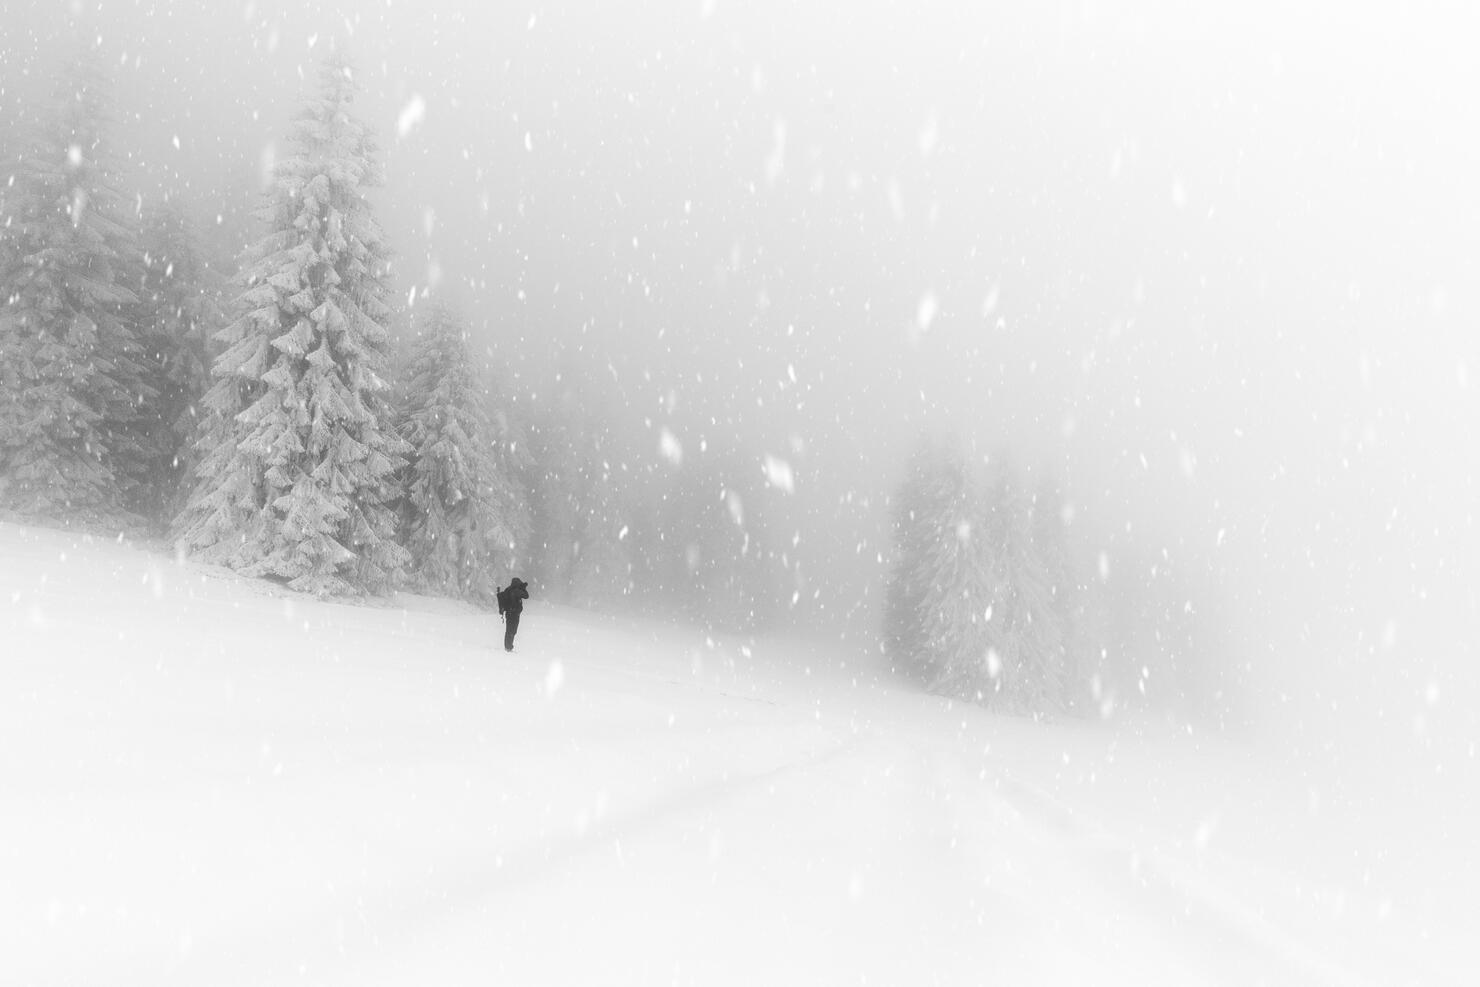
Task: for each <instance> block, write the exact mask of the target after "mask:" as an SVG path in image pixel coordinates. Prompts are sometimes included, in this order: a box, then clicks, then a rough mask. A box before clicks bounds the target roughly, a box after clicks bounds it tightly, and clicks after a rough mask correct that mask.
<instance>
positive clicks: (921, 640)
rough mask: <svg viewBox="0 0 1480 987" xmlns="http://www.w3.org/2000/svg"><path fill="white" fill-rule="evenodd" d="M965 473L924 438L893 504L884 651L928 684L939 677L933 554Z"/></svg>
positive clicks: (942, 448)
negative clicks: (930, 600)
mask: <svg viewBox="0 0 1480 987" xmlns="http://www.w3.org/2000/svg"><path fill="white" fill-rule="evenodd" d="M960 471H961V466H960V464H959V463H958V462H953V459H952V456H951V454H950V453H949V452H948V450H947V449H946V447H945V446H944V445H943V444H942V443H941V442H939V441H938V440H935V439H932V438H929V437H927V438H925V439H922V440H921V442H920V443H919V444H918V445H917V446H916V447H915V450H914V451H913V452H912V453H911V455H910V459H909V462H908V463H907V464H906V467H905V475H904V479H903V481H902V482H901V483H900V486H899V489H898V491H897V493H896V494H895V496H894V498H893V502H892V504H891V505H890V521H891V526H892V528H893V536H894V551H893V559H892V561H891V564H890V569H889V577H888V581H887V583H886V585H885V590H884V651H885V653H886V654H887V655H888V657H889V661H890V666H891V668H893V670H894V671H895V672H896V673H899V674H903V675H909V676H912V677H915V678H920V679H924V680H927V681H928V680H929V679H930V678H931V677H932V676H933V674H934V669H933V667H932V664H931V662H930V659H929V656H928V654H927V652H926V641H927V630H926V626H925V625H926V609H925V597H926V594H927V593H928V592H929V591H930V587H931V585H932V582H933V580H934V576H935V574H934V572H933V570H932V568H931V565H930V561H929V556H930V553H931V552H932V550H933V548H934V546H935V545H937V544H938V543H939V542H940V541H941V539H942V537H943V533H942V531H941V529H940V525H941V524H942V517H943V516H944V514H945V513H946V511H947V508H948V507H949V503H950V485H951V483H952V481H953V477H957V476H959V475H960ZM950 534H951V537H954V531H952V532H951V533H950Z"/></svg>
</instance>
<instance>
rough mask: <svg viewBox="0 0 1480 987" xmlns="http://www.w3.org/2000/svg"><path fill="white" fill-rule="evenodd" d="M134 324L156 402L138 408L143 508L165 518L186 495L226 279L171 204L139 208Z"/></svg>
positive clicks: (184, 217)
mask: <svg viewBox="0 0 1480 987" xmlns="http://www.w3.org/2000/svg"><path fill="white" fill-rule="evenodd" d="M140 239H141V242H142V245H143V249H144V281H143V285H142V287H141V288H140V290H139V304H138V307H137V309H136V311H137V324H138V330H139V341H140V344H141V346H142V347H143V364H144V366H145V368H146V370H147V372H148V374H149V379H150V382H151V384H152V386H153V389H154V392H155V399H154V400H153V401H152V402H151V403H150V404H149V405H147V406H146V407H145V408H144V409H141V410H142V411H143V415H142V416H141V417H142V423H141V424H142V426H143V438H144V444H145V447H146V449H147V451H148V454H149V467H150V469H149V477H148V485H147V489H148V496H147V498H146V500H145V507H146V509H147V513H149V514H151V515H153V516H156V517H158V518H159V519H161V520H168V519H170V518H173V517H174V516H175V515H176V514H178V513H179V511H180V509H181V507H183V506H184V503H183V501H184V498H185V496H186V495H187V494H188V493H189V491H190V488H191V487H192V486H193V484H192V483H190V482H188V481H189V480H190V478H191V477H192V476H193V471H194V467H195V466H196V465H197V463H198V456H197V454H196V452H195V448H194V440H195V437H196V431H197V427H198V425H199V420H200V415H199V407H200V400H201V397H202V396H203V395H204V394H205V392H206V389H207V387H208V386H209V385H210V367H211V360H212V358H213V356H214V344H212V343H211V341H210V339H211V337H212V336H213V335H215V333H216V332H218V331H219V330H220V329H221V323H222V321H223V320H222V306H223V303H224V298H223V295H224V292H225V288H226V285H225V282H224V280H223V278H222V277H221V276H220V275H219V274H217V273H216V272H215V271H214V270H212V268H211V267H210V265H209V264H207V263H206V260H205V252H204V250H203V248H202V246H201V243H200V239H199V237H198V235H197V233H196V230H195V227H194V226H193V225H192V224H191V222H190V219H189V217H188V216H187V215H186V213H185V211H184V210H183V209H181V208H180V207H179V206H178V205H176V204H175V203H173V202H166V203H164V204H162V205H159V206H155V207H152V208H149V209H146V211H145V214H144V220H143V229H142V232H141V237H140Z"/></svg>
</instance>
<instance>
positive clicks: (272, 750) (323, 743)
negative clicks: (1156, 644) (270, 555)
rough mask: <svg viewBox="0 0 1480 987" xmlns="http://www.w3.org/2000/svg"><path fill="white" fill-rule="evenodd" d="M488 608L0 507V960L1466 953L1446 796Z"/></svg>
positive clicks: (227, 966) (1291, 974) (748, 979)
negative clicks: (317, 589)
mask: <svg viewBox="0 0 1480 987" xmlns="http://www.w3.org/2000/svg"><path fill="white" fill-rule="evenodd" d="M498 635H499V628H498V620H497V617H490V616H488V615H486V614H483V613H479V612H476V611H473V610H471V609H467V608H464V607H462V606H460V605H456V604H451V603H448V602H445V601H438V600H429V599H423V598H417V597H405V596H403V597H399V598H397V599H396V600H395V601H394V603H393V604H391V605H380V606H350V605H345V604H337V603H325V602H318V601H314V600H310V599H305V598H302V597H299V596H295V595H292V594H288V593H285V592H283V591H280V590H278V589H276V588H274V587H272V586H269V585H266V584H262V583H255V582H250V581H246V580H241V579H239V578H237V577H235V576H233V575H231V574H229V573H226V572H223V571H221V570H218V569H213V568H210V567H203V566H199V565H196V564H192V563H177V562H176V561H174V560H171V559H170V558H168V557H166V556H162V555H158V554H153V553H151V552H148V551H145V550H142V549H139V548H134V547H130V546H127V545H123V544H118V543H113V542H108V541H99V540H95V539H89V538H87V537H85V536H81V535H76V534H72V533H64V532H56V531H49V530H42V529H36V528H25V527H19V526H16V525H13V524H0V983H4V984H109V985H120V984H149V985H161V984H261V983H280V982H281V983H288V982H291V983H326V984H354V985H365V984H412V985H433V984H437V985H440V984H462V983H468V984H473V983H476V984H490V983H498V984H536V983H571V984H587V983H664V984H667V983H694V984H715V983H735V984H754V983H767V984H774V983H797V984H829V983H848V984H854V983H873V984H925V983H945V984H958V983H959V984H969V983H1003V984H1014V983H1076V984H1078V983H1126V984H1146V983H1158V984H1160V983H1165V984H1196V983H1214V984H1223V983H1271V984H1282V983H1289V984H1309V983H1370V984H1394V983H1404V982H1415V983H1456V984H1458V983H1473V982H1476V978H1477V975H1480V966H1477V963H1476V960H1475V959H1474V957H1473V954H1472V953H1471V952H1470V951H1469V949H1468V948H1467V947H1468V942H1467V939H1468V937H1469V936H1470V935H1471V934H1472V933H1473V930H1474V929H1475V928H1477V927H1480V925H1477V922H1476V919H1477V910H1476V908H1475V906H1474V905H1473V904H1471V903H1469V901H1467V900H1466V899H1467V898H1468V897H1469V895H1468V894H1467V892H1468V890H1469V888H1470V887H1471V886H1473V885H1472V883H1471V882H1472V879H1473V877H1474V874H1473V871H1474V864H1475V856H1476V853H1475V846H1474V842H1475V837H1474V825H1473V823H1474V818H1475V817H1474V809H1475V805H1474V803H1473V802H1472V801H1469V800H1468V798H1467V796H1466V794H1465V792H1466V791H1467V790H1468V791H1473V789H1472V788H1470V789H1466V787H1465V786H1463V785H1460V786H1458V787H1457V788H1449V789H1442V788H1440V787H1439V786H1430V787H1425V786H1419V787H1418V788H1417V789H1416V792H1417V793H1420V794H1421V793H1422V792H1424V791H1430V790H1445V791H1447V795H1446V797H1445V799H1444V800H1439V801H1433V802H1428V801H1423V800H1422V798H1421V797H1420V794H1414V793H1410V792H1408V791H1407V790H1406V789H1404V790H1399V789H1398V788H1397V787H1396V785H1395V783H1393V782H1391V781H1390V780H1389V781H1378V780H1373V781H1372V783H1371V784H1370V785H1369V786H1368V787H1367V788H1365V789H1364V788H1362V786H1359V785H1358V786H1351V785H1335V783H1334V781H1332V779H1334V778H1335V776H1334V775H1332V776H1330V777H1329V778H1326V777H1324V776H1322V777H1323V780H1322V781H1320V782H1314V781H1312V780H1311V779H1312V777H1313V776H1312V772H1311V769H1310V768H1309V767H1308V766H1303V765H1300V764H1297V763H1290V762H1288V761H1283V760H1281V759H1279V758H1275V757H1267V756H1260V755H1259V754H1257V753H1256V752H1255V751H1253V750H1249V749H1243V748H1238V747H1232V746H1228V745H1226V744H1223V743H1219V742H1215V741H1213V740H1211V739H1209V738H1203V737H1197V736H1192V737H1189V736H1186V735H1182V734H1178V733H1173V732H1172V731H1169V730H1167V729H1166V728H1160V729H1151V728H1141V729H1131V728H1130V727H1128V726H1126V725H1124V724H1122V725H1121V726H1119V727H1118V728H1116V729H1114V730H1112V729H1111V728H1109V727H1106V726H1102V725H1084V724H1078V723H1065V724H1058V725H1049V726H1038V725H1034V724H1031V723H1027V722H1024V721H1021V720H1015V719H1009V718H1002V717H996V716H992V715H990V714H988V713H985V712H983V711H981V710H979V709H974V708H963V707H961V706H953V705H951V704H948V703H946V702H944V701H942V700H939V699H935V698H932V697H928V696H923V695H920V694H918V693H917V692H915V691H913V690H912V689H910V688H909V687H907V686H904V685H901V684H899V683H897V682H893V681H891V680H889V679H888V678H887V677H885V676H882V675H880V674H878V672H877V670H876V669H875V668H874V667H873V666H872V665H871V664H870V663H869V662H868V661H867V660H866V659H863V658H861V657H858V656H853V655H849V654H846V653H840V652H836V651H830V650H828V649H827V648H824V647H819V646H817V645H813V644H807V643H803V642H796V641H792V642H785V641H772V640H761V641H756V642H751V643H745V642H737V641H718V640H711V639H708V638H706V637H705V635H704V634H703V633H702V632H698V631H694V630H690V629H682V628H673V627H665V626H659V625H656V624H650V623H641V622H636V621H622V620H616V619H611V618H602V617H597V616H593V615H589V614H584V613H579V612H574V611H569V610H564V609H561V608H559V607H553V606H549V605H547V604H545V603H543V602H541V601H540V600H539V599H538V595H537V594H536V599H535V600H534V601H532V602H531V605H530V606H529V608H528V610H527V611H526V619H525V622H524V624H523V625H522V627H521V633H520V638H519V648H518V650H517V651H516V652H515V653H514V654H513V655H507V654H505V653H504V652H503V651H502V649H501V648H500V647H499V646H498V641H497V639H498ZM1333 785H1334V787H1333ZM1362 792H1365V794H1361V793H1362Z"/></svg>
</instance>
